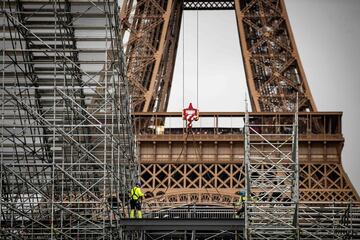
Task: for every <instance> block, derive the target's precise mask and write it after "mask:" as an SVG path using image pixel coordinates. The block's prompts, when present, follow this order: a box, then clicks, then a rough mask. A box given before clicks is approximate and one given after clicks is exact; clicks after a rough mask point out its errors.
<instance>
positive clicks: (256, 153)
mask: <svg viewBox="0 0 360 240" xmlns="http://www.w3.org/2000/svg"><path fill="white" fill-rule="evenodd" d="M261 129H265V130H266V131H264V132H262V131H261ZM244 135H245V136H244V137H245V141H244V148H245V149H244V150H245V186H246V201H245V227H246V229H247V231H246V232H244V234H245V235H246V237H247V239H299V229H298V204H299V159H298V114H297V113H295V117H294V118H292V117H291V116H290V117H289V119H288V123H286V124H284V123H282V124H280V123H277V122H275V123H274V124H270V125H269V124H264V123H261V122H256V120H253V119H250V118H249V113H248V112H246V115H245V126H244Z"/></svg>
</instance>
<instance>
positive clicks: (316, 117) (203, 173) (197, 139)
mask: <svg viewBox="0 0 360 240" xmlns="http://www.w3.org/2000/svg"><path fill="white" fill-rule="evenodd" d="M250 116H251V119H252V121H254V122H256V123H269V125H270V123H280V124H285V123H289V122H291V118H292V115H291V114H290V113H252V114H251V115H250ZM243 117H244V113H235V112H232V113H217V112H211V113H200V119H201V120H202V121H204V122H206V121H207V119H208V120H211V122H212V125H207V126H206V127H200V128H199V127H198V128H197V127H194V129H193V131H194V132H193V133H190V134H188V133H187V132H186V129H185V128H183V127H182V121H181V113H136V114H134V115H133V118H134V120H135V122H137V123H138V124H137V125H136V129H137V141H138V146H139V161H140V164H141V178H142V182H143V185H144V188H145V191H148V192H152V193H153V194H154V196H157V197H158V198H159V199H162V201H165V200H166V201H170V202H171V201H180V200H181V201H185V199H187V200H189V201H190V200H191V199H193V200H194V199H199V201H205V200H202V198H206V199H208V200H209V201H210V202H214V199H218V201H219V202H222V203H225V202H226V201H228V200H229V199H232V200H233V199H236V196H237V195H236V193H237V192H238V191H239V190H240V189H241V188H243V187H244V176H245V175H244V170H243V160H244V147H243V146H244V135H243V132H242V128H241V127H222V126H221V124H220V123H221V122H224V120H226V119H227V120H230V121H231V122H232V123H233V124H234V125H236V124H241V122H242V121H243V120H242V119H243ZM341 117H342V114H341V113H339V112H312V113H300V114H299V137H300V139H299V149H300V151H299V159H300V200H301V201H355V200H356V201H359V200H360V198H359V195H358V194H357V192H356V190H355V189H354V187H353V186H352V184H351V182H350V180H349V178H348V177H347V175H346V173H345V171H344V169H343V167H342V165H341V151H342V147H343V144H344V138H343V136H342V133H341ZM146 118H148V119H152V121H150V122H152V123H154V124H153V125H151V126H150V127H144V126H143V125H141V123H142V122H143V121H144V119H146ZM164 118H165V119H166V122H165V123H166V126H167V127H166V128H165V129H163V124H158V125H157V124H156V123H159V121H157V119H164ZM176 119H178V120H179V121H176ZM147 122H149V121H147ZM228 122H229V121H228ZM269 128H270V126H269ZM159 129H163V131H159ZM258 130H259V131H260V132H262V133H266V132H270V130H272V129H267V128H266V127H262V128H261V129H258ZM283 131H286V128H284V129H277V132H278V133H279V136H274V137H273V138H274V139H275V140H276V138H278V139H279V140H281V135H280V134H281V133H282V132H283ZM252 141H261V139H253V140H252ZM223 196H228V197H226V200H223ZM191 201H192V200H191ZM191 201H190V202H191ZM229 201H230V200H229Z"/></svg>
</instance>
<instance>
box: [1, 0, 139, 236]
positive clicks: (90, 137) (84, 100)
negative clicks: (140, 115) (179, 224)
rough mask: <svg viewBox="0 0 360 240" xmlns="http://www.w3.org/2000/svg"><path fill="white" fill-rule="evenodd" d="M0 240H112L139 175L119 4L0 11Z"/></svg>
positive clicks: (15, 4) (21, 4) (39, 4)
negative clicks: (135, 157) (128, 195)
mask: <svg viewBox="0 0 360 240" xmlns="http://www.w3.org/2000/svg"><path fill="white" fill-rule="evenodd" d="M0 19H1V29H2V36H1V81H0V82H1V88H0V89H1V90H0V94H1V100H0V113H1V124H0V125H1V138H0V145H1V153H0V165H1V173H0V179H1V183H0V199H1V202H0V209H1V214H0V220H1V221H0V229H1V230H0V238H1V239H114V238H117V237H118V236H119V235H120V233H119V228H116V226H117V225H118V223H119V219H120V218H121V217H124V215H125V214H126V212H127V211H125V210H126V206H125V204H124V203H125V201H126V198H127V189H128V188H129V187H130V185H131V180H132V179H133V178H134V176H135V174H136V161H135V159H134V151H135V149H134V144H133V142H134V136H133V130H132V125H131V119H130V107H131V104H130V98H129V94H128V88H127V82H126V81H125V75H124V73H125V70H124V61H123V53H122V46H121V41H120V35H119V34H120V33H119V22H118V6H117V2H116V1H96V2H93V1H83V0H75V1H68V0H64V1H63V0H59V1H42V0H40V1H26V0H23V1H20V0H18V1H15V0H7V1H2V3H1V18H0Z"/></svg>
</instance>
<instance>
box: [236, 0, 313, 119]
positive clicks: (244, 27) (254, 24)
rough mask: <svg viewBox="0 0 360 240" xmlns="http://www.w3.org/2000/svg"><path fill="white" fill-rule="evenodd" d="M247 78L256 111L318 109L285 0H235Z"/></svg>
mask: <svg viewBox="0 0 360 240" xmlns="http://www.w3.org/2000/svg"><path fill="white" fill-rule="evenodd" d="M235 12H236V18H237V25H238V30H239V37H240V43H241V48H242V55H243V60H244V66H245V73H246V79H247V83H248V88H249V92H250V100H251V104H252V109H253V111H256V112H279V111H280V112H288V111H294V110H295V108H296V95H297V94H299V111H316V106H315V102H314V100H313V98H312V96H311V92H310V88H309V86H308V84H307V81H306V77H305V73H304V70H303V68H302V65H301V62H300V57H299V54H298V52H297V49H296V44H295V40H294V37H293V34H292V31H291V28H290V23H289V19H288V16H287V13H286V9H285V5H284V1H283V0H268V1H263V0H236V1H235Z"/></svg>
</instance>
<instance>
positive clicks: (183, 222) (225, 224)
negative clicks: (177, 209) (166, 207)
mask: <svg viewBox="0 0 360 240" xmlns="http://www.w3.org/2000/svg"><path fill="white" fill-rule="evenodd" d="M119 222H120V226H121V227H122V228H123V230H125V231H126V230H128V231H154V230H156V231H173V230H177V231H179V230H181V231H183V230H189V231H192V230H196V231H205V230H210V229H211V230H214V231H242V230H243V229H244V220H243V219H236V218H232V219H227V218H223V219H197V218H190V219H189V218H178V219H176V218H172V219H158V218H142V219H129V218H126V219H121V220H120V221H119Z"/></svg>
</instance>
